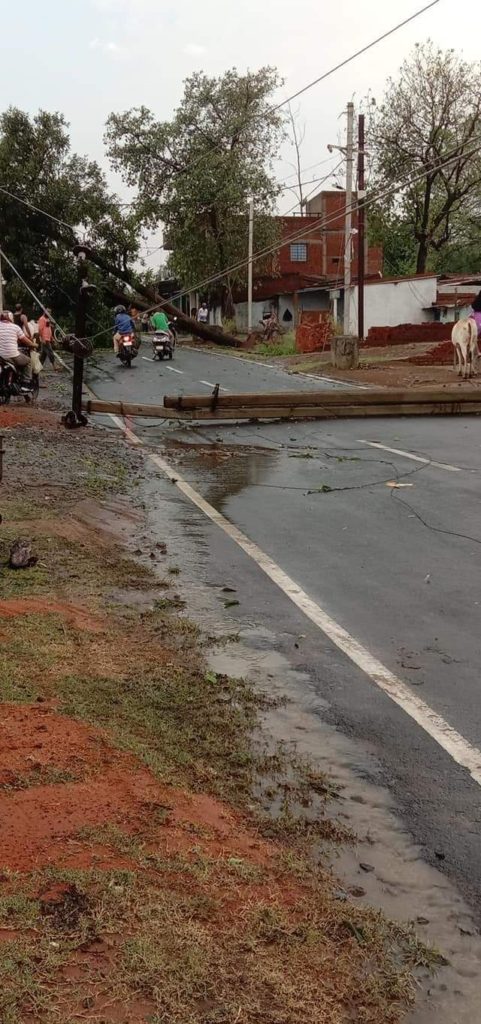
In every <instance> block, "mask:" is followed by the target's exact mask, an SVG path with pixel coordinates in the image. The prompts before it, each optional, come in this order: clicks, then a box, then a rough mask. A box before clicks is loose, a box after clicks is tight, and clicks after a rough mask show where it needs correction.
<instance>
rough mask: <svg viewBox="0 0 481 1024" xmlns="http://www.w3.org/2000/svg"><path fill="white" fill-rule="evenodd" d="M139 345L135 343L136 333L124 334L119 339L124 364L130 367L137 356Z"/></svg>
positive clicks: (121, 358)
mask: <svg viewBox="0 0 481 1024" xmlns="http://www.w3.org/2000/svg"><path fill="white" fill-rule="evenodd" d="M137 354H138V353H137V345H136V343H135V334H134V333H133V332H132V334H122V336H121V338H120V341H119V359H120V362H121V363H123V365H124V366H128V367H129V369H130V367H131V365H132V359H136V358H137Z"/></svg>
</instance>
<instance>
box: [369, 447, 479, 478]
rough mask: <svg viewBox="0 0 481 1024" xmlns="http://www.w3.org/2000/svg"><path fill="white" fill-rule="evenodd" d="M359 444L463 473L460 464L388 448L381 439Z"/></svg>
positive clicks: (450, 471)
mask: <svg viewBox="0 0 481 1024" xmlns="http://www.w3.org/2000/svg"><path fill="white" fill-rule="evenodd" d="M358 444H368V445H369V447H370V448H380V449H381V451H383V452H391V455H402V456H403V458H404V459H412V461H413V462H423V463H424V464H425V465H426V466H435V467H436V469H446V470H447V471H448V473H462V469H461V467H460V466H450V464H449V463H448V462H434V461H433V460H432V459H425V458H423V457H422V456H421V455H414V454H413V452H405V451H403V450H402V448H388V446H387V445H385V444H380V443H379V441H362V440H359V441H358Z"/></svg>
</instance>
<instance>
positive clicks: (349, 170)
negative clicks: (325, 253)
mask: <svg viewBox="0 0 481 1024" xmlns="http://www.w3.org/2000/svg"><path fill="white" fill-rule="evenodd" d="M353 139H354V103H348V104H347V141H346V221H345V228H344V232H345V247H344V334H350V333H351V318H350V311H351V310H350V306H351V302H350V299H351V296H350V287H351V246H352V242H351V235H352V212H351V206H352V179H353V166H354V145H353Z"/></svg>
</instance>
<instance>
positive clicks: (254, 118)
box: [170, 0, 440, 181]
mask: <svg viewBox="0 0 481 1024" xmlns="http://www.w3.org/2000/svg"><path fill="white" fill-rule="evenodd" d="M438 3H440V0H431V2H430V3H428V4H426V5H425V6H424V7H421V8H420V9H419V10H418V11H415V12H414V14H410V15H409V17H408V18H404V19H403V21H399V22H398V23H397V25H393V27H392V28H390V29H388V30H387V31H386V32H383V33H382V35H380V36H376V38H375V39H372V40H371V42H369V43H366V45H365V46H362V47H361V48H360V49H359V50H356V51H355V53H351V54H350V56H349V57H345V58H344V60H341V61H339V63H338V64H335V65H334V67H332V68H329V70H328V71H324V72H323V74H322V75H319V76H318V77H317V78H315V79H313V81H312V82H308V83H307V85H304V86H303V87H302V88H301V89H298V90H297V92H294V93H292V95H291V96H288V97H287V99H285V100H281V101H280V102H279V103H275V104H273V105H272V106H270V107H267V109H266V110H263V111H262V112H260V113H255V114H251V115H250V116H248V117H246V118H244V120H243V121H241V122H240V124H238V125H233V126H232V130H233V132H234V133H235V134H236V135H237V134H238V133H239V132H240V131H243V129H244V128H246V127H247V126H248V125H249V124H251V123H252V122H254V121H258V120H260V119H262V120H264V119H265V118H266V117H267V116H268V115H269V114H275V113H276V112H277V111H278V110H281V109H282V107H285V106H287V105H288V104H289V103H292V101H293V100H296V99H297V98H298V97H299V96H303V94H304V93H305V92H308V91H309V89H313V88H314V86H315V85H319V83H320V82H324V81H325V80H326V79H327V78H330V76H331V75H334V74H335V73H336V71H340V70H341V69H342V68H345V67H347V65H348V64H351V63H352V61H354V60H356V59H357V58H358V57H361V56H362V55H363V54H365V53H368V52H369V50H372V49H373V47H374V46H377V45H378V43H382V42H384V40H385V39H389V37H390V36H392V35H394V33H395V32H398V31H399V30H400V29H401V28H405V26H406V25H409V24H410V23H411V22H412V21H415V19H416V18H419V17H420V16H421V14H425V13H426V11H429V10H431V8H432V7H436V5H437V4H438ZM221 148H222V143H221V142H218V143H216V144H215V145H214V146H211V147H209V149H208V150H207V151H205V152H204V153H201V154H200V156H199V157H198V159H197V160H194V161H191V162H190V163H189V171H192V170H194V169H195V168H196V167H198V166H199V164H201V163H202V162H203V161H204V160H205V159H206V158H207V157H208V156H210V155H211V154H212V153H215V152H216V151H217V150H219V149H221ZM182 174H185V170H184V168H182V169H181V170H177V171H175V173H174V174H172V175H171V178H170V181H173V180H174V179H175V178H177V177H179V175H182Z"/></svg>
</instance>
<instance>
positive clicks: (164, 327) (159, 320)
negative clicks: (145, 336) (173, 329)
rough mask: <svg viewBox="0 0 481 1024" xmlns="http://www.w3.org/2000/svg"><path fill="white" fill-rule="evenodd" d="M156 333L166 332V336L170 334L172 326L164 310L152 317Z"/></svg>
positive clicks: (158, 311)
mask: <svg viewBox="0 0 481 1024" xmlns="http://www.w3.org/2000/svg"><path fill="white" fill-rule="evenodd" d="M150 322H151V324H152V327H153V328H154V331H165V332H166V334H170V324H169V321H168V318H167V314H166V313H164V311H163V309H158V310H157V312H156V313H154V315H153V316H152V317H151V320H150Z"/></svg>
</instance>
